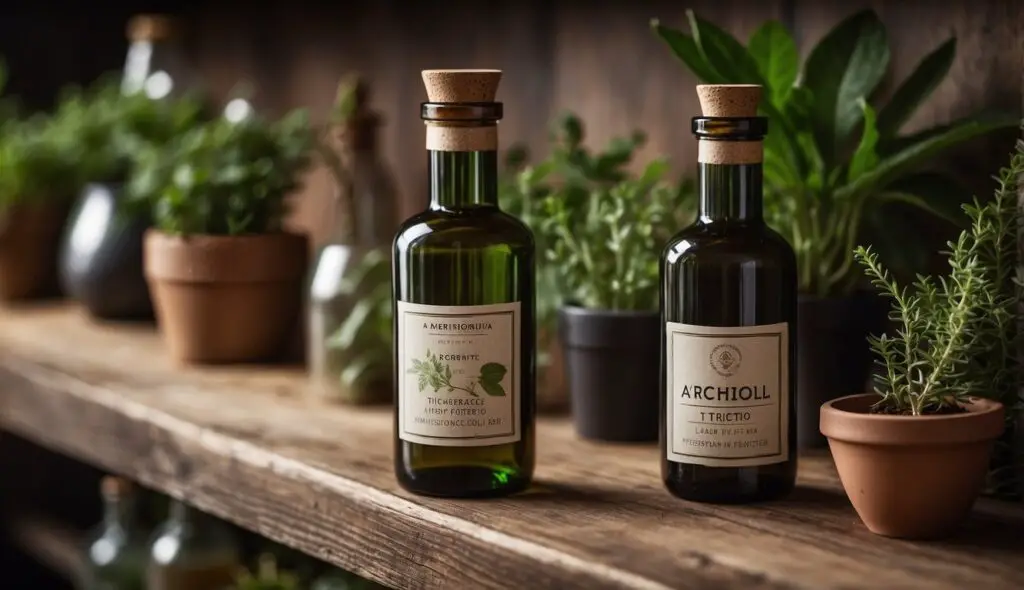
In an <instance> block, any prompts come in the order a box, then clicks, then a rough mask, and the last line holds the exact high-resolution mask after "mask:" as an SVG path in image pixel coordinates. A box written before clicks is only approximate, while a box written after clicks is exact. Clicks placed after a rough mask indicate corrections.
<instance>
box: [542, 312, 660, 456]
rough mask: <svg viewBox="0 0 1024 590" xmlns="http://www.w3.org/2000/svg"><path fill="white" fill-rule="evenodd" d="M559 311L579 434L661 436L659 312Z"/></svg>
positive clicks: (626, 438)
mask: <svg viewBox="0 0 1024 590" xmlns="http://www.w3.org/2000/svg"><path fill="white" fill-rule="evenodd" d="M558 315H559V317H558V323H559V335H560V337H561V340H562V349H563V351H564V356H565V358H564V363H565V375H566V380H567V382H568V386H569V397H570V399H571V402H572V416H573V423H574V424H575V426H576V432H577V433H578V434H579V435H580V436H582V437H584V438H589V439H595V440H605V441H620V442H650V441H655V440H657V439H658V410H659V400H660V399H661V396H660V395H659V394H658V393H659V392H658V389H659V379H658V371H659V366H660V362H661V361H660V354H661V353H660V347H661V340H660V334H661V332H660V326H661V320H660V316H659V314H658V313H657V312H632V311H608V310H594V309H585V308H582V307H563V308H562V309H561V310H559V314H558Z"/></svg>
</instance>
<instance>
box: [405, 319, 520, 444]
mask: <svg viewBox="0 0 1024 590" xmlns="http://www.w3.org/2000/svg"><path fill="white" fill-rule="evenodd" d="M396 319H397V321H398V417H399V420H398V424H399V433H398V435H399V438H401V439H402V440H405V441H409V442H414V443H419V444H424V445H434V446H442V447H479V446H488V445H499V444H505V443H510V442H515V441H518V440H519V439H520V437H521V430H520V416H519V407H520V406H519V395H520V386H521V384H520V377H521V372H520V358H519V356H520V346H521V344H520V325H519V322H520V304H519V302H514V303H499V304H495V305H472V306H442V305H421V304H417V303H406V302H404V301H399V302H398V317H397V318H396Z"/></svg>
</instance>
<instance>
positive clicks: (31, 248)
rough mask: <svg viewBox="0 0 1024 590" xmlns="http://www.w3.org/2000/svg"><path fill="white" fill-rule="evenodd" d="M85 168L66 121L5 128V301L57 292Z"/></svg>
mask: <svg viewBox="0 0 1024 590" xmlns="http://www.w3.org/2000/svg"><path fill="white" fill-rule="evenodd" d="M80 185H81V169H80V167H79V165H78V163H77V162H76V160H75V158H74V151H73V143H72V141H71V138H69V136H68V129H67V125H66V120H65V119H64V118H62V117H57V116H48V115H36V116H33V117H31V118H28V119H23V120H21V119H7V120H6V121H4V123H3V124H2V125H0V299H2V300H4V301H12V300H18V299H28V298H34V297H38V296H45V295H49V294H54V293H56V292H57V247H58V243H59V240H60V232H61V230H62V228H63V227H64V222H65V219H66V217H67V212H68V207H69V203H70V202H71V200H72V199H73V198H74V195H75V193H76V192H77V191H78V188H79V186H80Z"/></svg>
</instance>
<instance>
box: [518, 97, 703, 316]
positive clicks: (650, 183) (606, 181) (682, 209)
mask: <svg viewBox="0 0 1024 590" xmlns="http://www.w3.org/2000/svg"><path fill="white" fill-rule="evenodd" d="M550 137H551V153H550V155H549V156H548V157H547V159H545V160H544V161H542V162H540V163H538V164H535V165H525V162H526V160H527V154H526V153H525V150H523V149H521V148H519V149H512V150H509V152H508V154H507V156H506V168H507V170H508V171H509V172H511V173H506V175H505V180H504V182H503V185H502V188H501V204H502V208H503V209H505V210H506V211H508V212H509V213H511V214H512V215H515V216H517V217H519V219H521V220H522V221H523V222H524V223H526V225H527V226H529V227H530V229H531V230H532V231H533V233H534V239H535V241H536V244H537V253H538V260H537V316H538V324H539V326H540V327H541V328H542V330H546V331H548V332H554V329H555V328H554V326H555V318H556V317H557V315H556V314H557V311H558V308H559V307H560V306H561V305H562V304H563V303H565V302H566V301H568V300H573V301H575V302H577V303H580V304H583V305H587V306H590V307H598V308H611V309H617V308H630V307H633V306H636V305H639V306H641V307H646V306H647V305H648V303H647V302H646V295H645V294H643V293H641V291H643V290H644V289H648V286H647V284H648V283H649V282H650V281H651V280H653V281H654V282H657V272H658V271H657V252H660V249H661V246H662V244H661V243H657V244H655V245H654V249H653V250H651V251H650V252H645V253H644V255H643V256H642V257H641V258H639V259H637V260H647V259H650V258H651V257H652V256H653V257H654V268H653V275H652V274H651V272H652V269H651V267H650V265H646V264H643V263H641V264H640V265H639V267H638V268H628V267H631V264H630V263H631V260H630V258H629V256H631V252H632V248H634V247H635V246H636V245H638V244H639V243H642V242H643V241H644V240H648V241H649V238H650V236H648V237H646V238H645V237H644V236H643V235H642V234H643V233H644V232H646V231H648V230H651V233H652V234H658V235H659V236H664V237H665V238H666V239H667V236H668V234H670V233H672V232H674V231H676V230H677V229H679V227H681V226H682V225H683V222H682V221H681V220H682V219H683V218H684V217H687V216H692V214H693V210H694V208H693V206H692V205H693V203H694V201H693V199H692V197H693V196H694V192H693V186H692V184H690V183H686V182H684V183H682V184H681V185H680V186H679V187H678V190H669V189H667V187H666V185H664V184H662V183H660V182H655V180H656V179H655V177H660V176H661V175H662V174H663V173H664V171H665V165H664V164H663V163H660V162H659V163H656V164H652V165H651V166H649V167H648V168H647V170H645V171H644V173H643V174H642V179H640V180H637V179H635V176H634V175H633V174H631V173H630V171H629V170H628V167H629V165H630V164H631V163H632V161H633V159H634V157H635V154H636V151H637V150H638V149H639V148H641V147H642V146H643V145H644V142H645V141H646V138H645V136H644V134H643V133H641V132H639V131H637V132H634V133H633V134H632V135H631V136H630V137H628V138H615V139H613V140H612V141H611V142H610V143H609V145H608V147H607V148H605V149H604V150H603V151H600V152H596V153H592V152H591V151H590V150H588V149H587V148H586V147H585V146H584V145H583V143H584V140H585V139H586V137H585V130H584V127H583V124H582V122H581V121H580V120H579V118H578V117H576V116H575V115H572V114H569V113H567V114H564V115H562V117H560V118H559V120H558V121H557V122H556V124H555V125H554V127H553V128H552V132H551V136H550ZM631 178H633V180H630V179H631ZM620 183H626V184H622V186H619V185H620ZM668 193H671V197H670V195H669V194H668ZM622 199H625V200H622ZM616 200H621V202H619V203H618V204H616V202H615V201H616ZM667 200H671V201H672V203H673V206H674V207H675V208H674V209H673V210H672V211H671V213H672V214H673V216H672V219H671V220H670V219H668V218H666V217H665V216H664V215H662V213H661V212H660V211H661V207H663V206H664V202H663V201H667ZM651 201H655V202H656V204H652V203H651ZM634 205H637V206H636V207H634ZM619 206H621V209H622V211H621V213H616V212H615V209H616V207H619ZM615 215H621V217H620V218H619V219H618V220H613V219H612V217H614V216H615ZM556 216H557V221H556V219H555V217H556ZM610 216H611V217H610ZM655 217H657V218H658V219H657V220H655V219H654V218H655ZM651 222H660V223H662V224H663V225H662V226H660V227H654V228H652V227H651V226H649V225H639V224H647V223H651ZM609 223H622V224H623V225H622V226H621V227H620V228H618V229H615V228H612V227H611V226H610V225H608V224H609ZM592 229H596V230H597V233H593V234H591V233H587V232H589V231H590V230H592ZM580 232H582V233H580ZM612 234H614V236H613V235H612ZM609 239H614V241H615V245H614V246H613V245H610V244H609V243H608V240H609ZM611 248H619V249H622V248H624V249H625V251H623V252H622V256H621V257H619V258H616V257H615V256H612V257H609V259H608V260H605V259H604V258H601V257H602V256H604V254H606V253H609V252H610V251H611ZM577 251H579V252H583V251H585V253H584V254H580V256H577V257H572V258H568V259H566V258H562V257H561V256H562V254H563V253H565V254H567V255H572V253H574V252H577ZM591 255H594V256H596V257H597V259H599V260H598V261H597V262H596V264H597V265H599V266H601V268H600V269H596V270H598V272H600V273H602V274H598V275H592V276H587V275H586V273H587V272H589V271H588V269H593V268H595V267H594V264H595V263H594V259H591ZM581 257H582V258H581ZM616 260H617V261H618V262H616ZM609 262H610V263H611V265H609V264H608V263H609ZM619 263H621V265H620V264H619ZM567 272H568V273H569V274H567ZM604 273H614V274H604ZM652 276H653V279H652ZM655 305H656V302H655Z"/></svg>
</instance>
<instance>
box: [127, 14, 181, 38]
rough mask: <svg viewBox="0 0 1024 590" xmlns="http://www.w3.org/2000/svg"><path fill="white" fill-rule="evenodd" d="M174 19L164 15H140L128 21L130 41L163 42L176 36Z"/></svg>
mask: <svg viewBox="0 0 1024 590" xmlns="http://www.w3.org/2000/svg"><path fill="white" fill-rule="evenodd" d="M175 25H176V22H175V19H174V17H171V16H167V15H163V14H139V15H136V16H133V17H132V18H131V19H129V21H128V27H127V30H126V33H127V35H128V40H129V41H163V40H164V39H168V38H170V37H172V36H173V35H174V32H175Z"/></svg>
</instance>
